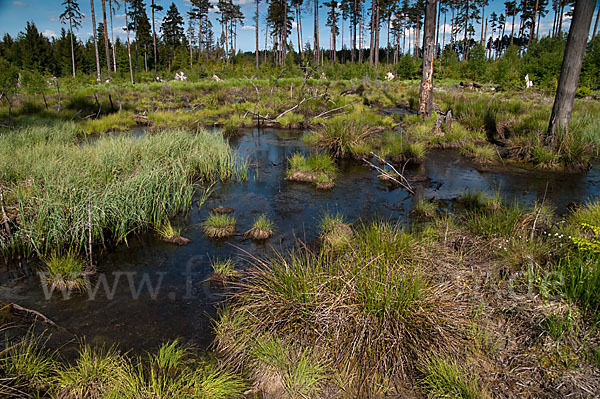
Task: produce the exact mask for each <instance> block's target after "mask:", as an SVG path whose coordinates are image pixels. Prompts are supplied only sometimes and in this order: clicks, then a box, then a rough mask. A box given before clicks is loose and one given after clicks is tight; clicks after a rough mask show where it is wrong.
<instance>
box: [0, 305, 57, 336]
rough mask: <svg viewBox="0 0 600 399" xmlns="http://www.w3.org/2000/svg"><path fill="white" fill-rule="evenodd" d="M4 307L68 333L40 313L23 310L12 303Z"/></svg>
mask: <svg viewBox="0 0 600 399" xmlns="http://www.w3.org/2000/svg"><path fill="white" fill-rule="evenodd" d="M4 305H5V306H8V307H9V308H10V309H12V310H14V311H17V312H23V313H26V314H28V315H30V316H33V317H34V318H35V319H38V318H39V319H40V320H41V321H42V323H44V324H47V325H49V326H51V327H54V328H58V329H62V330H65V331H68V330H67V329H65V328H64V327H61V326H59V325H58V324H56V323H55V322H53V321H52V320H50V319H49V318H48V317H46V316H44V315H43V314H41V313H40V312H38V311H37V310H33V309H27V308H24V307H23V306H20V305H17V304H16V303H12V302H4Z"/></svg>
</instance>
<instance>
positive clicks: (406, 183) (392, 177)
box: [364, 152, 415, 195]
mask: <svg viewBox="0 0 600 399" xmlns="http://www.w3.org/2000/svg"><path fill="white" fill-rule="evenodd" d="M371 155H373V156H374V157H375V158H377V159H378V160H379V161H380V162H383V163H384V164H385V165H387V166H388V167H390V168H391V169H392V170H393V171H394V173H395V174H396V175H392V174H391V173H389V172H388V171H386V170H384V169H383V168H380V167H379V166H377V165H374V164H373V163H371V162H369V161H368V160H367V159H364V161H365V162H366V163H367V164H368V165H369V166H371V167H372V168H374V169H375V170H377V171H378V172H379V173H381V174H382V175H384V176H385V177H386V178H388V179H390V180H392V181H393V182H395V183H396V184H398V185H399V186H402V187H404V188H405V189H406V190H407V191H408V192H409V193H411V194H413V195H414V194H415V191H414V190H413V188H412V186H411V185H410V182H409V181H408V180H407V179H406V178H405V177H404V175H402V173H400V172H398V170H397V169H396V168H394V166H393V165H392V164H390V163H389V162H388V161H386V160H385V159H383V158H381V157H380V156H379V155H377V154H375V153H374V152H371ZM398 178H399V179H398Z"/></svg>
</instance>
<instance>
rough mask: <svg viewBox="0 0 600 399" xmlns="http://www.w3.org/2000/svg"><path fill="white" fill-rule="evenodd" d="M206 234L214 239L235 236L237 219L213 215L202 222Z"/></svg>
mask: <svg viewBox="0 0 600 399" xmlns="http://www.w3.org/2000/svg"><path fill="white" fill-rule="evenodd" d="M202 229H203V230H204V233H205V234H206V235H207V236H209V237H212V238H226V237H230V236H232V235H233V234H235V217H233V216H230V215H221V214H214V213H213V214H211V215H210V216H209V217H208V218H207V219H206V220H205V221H204V222H202Z"/></svg>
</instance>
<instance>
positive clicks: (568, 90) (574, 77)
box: [546, 0, 595, 145]
mask: <svg viewBox="0 0 600 399" xmlns="http://www.w3.org/2000/svg"><path fill="white" fill-rule="evenodd" d="M594 8H595V2H594V1H590V0H577V2H576V3H575V12H574V13H573V19H572V21H571V27H570V28H569V36H568V37H567V46H566V48H565V55H564V57H563V62H562V66H561V69H560V78H559V79H558V88H557V90H556V97H555V98H554V106H553V107H552V115H551V116H550V123H549V125H548V132H547V135H546V143H547V144H550V145H556V136H557V134H558V133H559V132H561V131H564V132H567V131H568V129H569V122H570V121H571V112H572V111H573V103H574V102H575V92H576V91H577V84H578V83H579V74H580V72H581V64H582V62H583V54H584V52H585V45H586V43H587V39H588V35H589V32H590V25H591V23H592V16H593V15H594Z"/></svg>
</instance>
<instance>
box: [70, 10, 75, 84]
mask: <svg viewBox="0 0 600 399" xmlns="http://www.w3.org/2000/svg"><path fill="white" fill-rule="evenodd" d="M69 36H71V63H72V64H73V77H75V48H74V47H73V22H72V18H69Z"/></svg>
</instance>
